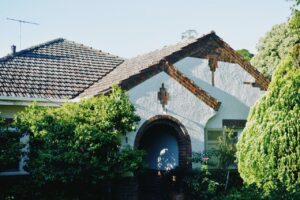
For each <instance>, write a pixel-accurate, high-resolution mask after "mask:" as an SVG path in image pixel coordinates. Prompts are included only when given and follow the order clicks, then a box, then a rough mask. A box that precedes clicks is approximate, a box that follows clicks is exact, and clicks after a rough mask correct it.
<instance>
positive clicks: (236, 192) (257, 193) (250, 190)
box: [213, 185, 300, 200]
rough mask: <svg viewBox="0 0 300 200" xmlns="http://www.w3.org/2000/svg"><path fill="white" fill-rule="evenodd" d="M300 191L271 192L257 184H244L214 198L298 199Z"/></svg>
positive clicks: (218, 199) (233, 199)
mask: <svg viewBox="0 0 300 200" xmlns="http://www.w3.org/2000/svg"><path fill="white" fill-rule="evenodd" d="M299 195H300V193H299V191H298V192H297V191H296V192H288V191H286V190H285V189H284V188H279V189H277V190H274V191H271V192H270V193H269V194H266V193H264V191H263V190H262V189H260V188H258V187H256V186H255V185H249V186H242V187H240V188H233V189H232V190H230V191H229V192H228V193H227V194H223V195H218V196H217V197H215V198H213V199H214V200H240V199H243V200H253V199H255V200H287V199H288V200H298V199H299Z"/></svg>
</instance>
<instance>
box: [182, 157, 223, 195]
mask: <svg viewBox="0 0 300 200" xmlns="http://www.w3.org/2000/svg"><path fill="white" fill-rule="evenodd" d="M199 158H201V159H199ZM193 160H194V161H197V162H200V163H201V168H197V169H194V170H193V171H191V172H190V173H188V174H187V175H186V176H185V177H184V178H183V183H184V192H185V194H186V195H187V196H188V198H189V199H191V200H197V199H211V198H212V197H213V196H215V195H216V192H217V191H218V190H220V188H221V185H220V183H218V182H217V181H215V180H213V179H212V174H211V173H210V172H209V169H208V157H205V155H203V154H198V155H196V157H194V159H193Z"/></svg>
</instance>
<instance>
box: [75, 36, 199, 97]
mask: <svg viewBox="0 0 300 200" xmlns="http://www.w3.org/2000/svg"><path fill="white" fill-rule="evenodd" d="M195 41H196V39H187V40H184V41H181V42H179V43H177V44H175V45H170V46H165V47H164V48H162V49H159V50H155V51H152V52H149V53H147V54H143V55H139V56H136V57H134V58H131V59H128V60H125V62H124V63H122V64H121V65H120V66H118V67H117V68H116V69H115V70H113V71H112V72H111V73H109V74H108V75H107V76H105V77H104V78H103V79H102V80H99V81H98V82H96V83H95V84H94V85H92V86H91V87H89V88H88V89H87V90H85V91H84V92H83V93H81V94H80V95H79V97H90V96H95V95H98V94H100V93H102V92H104V91H106V90H109V89H110V87H111V86H112V84H120V83H121V81H123V80H125V79H128V78H130V77H131V76H133V75H136V74H139V73H140V72H142V71H143V70H145V69H147V68H149V67H151V66H154V65H157V64H159V63H160V62H161V60H162V59H164V58H165V57H167V56H169V55H171V54H173V53H174V52H177V51H179V50H181V48H183V47H185V46H187V45H189V44H191V43H193V42H195Z"/></svg>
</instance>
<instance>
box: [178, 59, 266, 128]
mask: <svg viewBox="0 0 300 200" xmlns="http://www.w3.org/2000/svg"><path fill="white" fill-rule="evenodd" d="M175 66H176V67H177V68H178V69H179V70H180V71H181V72H182V73H184V74H185V75H186V76H188V77H189V78H190V79H191V80H193V81H194V82H195V83H196V84H197V85H198V86H200V87H201V88H203V89H204V90H205V91H208V92H209V93H210V94H211V95H212V96H213V97H215V98H216V99H218V100H219V101H221V102H222V104H221V107H220V109H219V110H218V112H217V114H216V115H215V116H214V117H213V118H211V119H210V120H209V122H208V123H207V124H206V128H222V119H247V116H248V113H249V109H250V107H251V106H252V105H254V103H255V102H256V101H257V100H258V98H259V97H260V96H261V95H262V94H263V93H264V92H263V91H261V90H260V89H259V88H257V87H252V86H251V85H248V84H244V83H243V82H254V81H255V79H254V78H253V77H252V76H251V75H250V74H249V73H248V72H246V71H245V70H244V69H243V68H242V67H240V66H239V65H237V64H232V63H225V62H218V68H217V69H216V71H215V78H214V80H215V86H212V84H211V73H212V72H211V71H210V69H209V67H208V61H207V60H206V59H198V58H190V57H188V58H185V59H182V60H180V61H179V62H177V63H176V64H175Z"/></svg>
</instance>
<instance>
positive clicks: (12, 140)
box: [0, 119, 29, 175]
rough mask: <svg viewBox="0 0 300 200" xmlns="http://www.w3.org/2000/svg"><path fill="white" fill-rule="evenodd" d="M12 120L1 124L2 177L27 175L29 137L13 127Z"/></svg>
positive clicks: (0, 158)
mask: <svg viewBox="0 0 300 200" xmlns="http://www.w3.org/2000/svg"><path fill="white" fill-rule="evenodd" d="M11 122H12V120H11V119H6V120H4V121H1V122H0V162H1V163H0V175H16V174H20V173H21V174H22V173H25V172H24V170H23V165H24V162H25V158H26V157H25V156H24V155H23V153H26V152H27V151H28V139H29V136H28V135H26V134H21V133H20V132H18V131H17V129H16V128H12V127H11Z"/></svg>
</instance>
